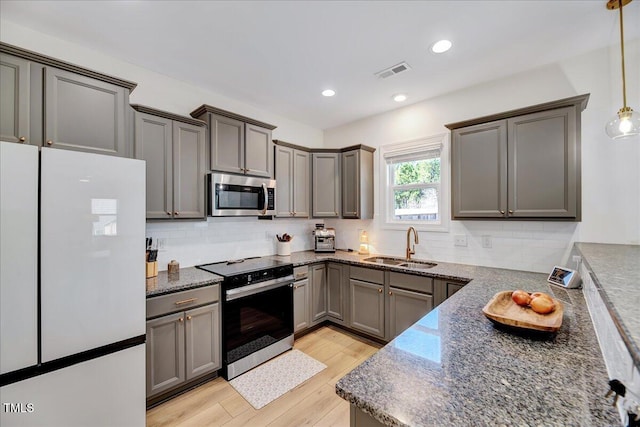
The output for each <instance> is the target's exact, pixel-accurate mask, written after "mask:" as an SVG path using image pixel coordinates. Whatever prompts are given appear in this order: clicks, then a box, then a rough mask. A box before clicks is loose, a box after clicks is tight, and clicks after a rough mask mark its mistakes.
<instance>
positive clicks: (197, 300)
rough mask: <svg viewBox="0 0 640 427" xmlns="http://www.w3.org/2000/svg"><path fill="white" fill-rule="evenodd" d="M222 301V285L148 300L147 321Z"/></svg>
mask: <svg viewBox="0 0 640 427" xmlns="http://www.w3.org/2000/svg"><path fill="white" fill-rule="evenodd" d="M219 299H220V285H213V286H205V287H202V288H197V289H190V290H188V291H182V292H175V293H172V294H168V295H162V296H159V297H153V298H148V299H147V319H150V318H152V317H156V316H161V315H163V314H168V313H173V312H176V311H182V310H185V309H188V308H192V307H198V306H201V305H203V304H209V303H212V302H216V301H218V300H219Z"/></svg>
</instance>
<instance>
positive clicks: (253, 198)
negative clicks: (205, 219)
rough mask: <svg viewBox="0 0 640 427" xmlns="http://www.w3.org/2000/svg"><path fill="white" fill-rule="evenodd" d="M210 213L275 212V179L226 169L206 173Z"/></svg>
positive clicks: (247, 213) (243, 214)
mask: <svg viewBox="0 0 640 427" xmlns="http://www.w3.org/2000/svg"><path fill="white" fill-rule="evenodd" d="M207 193H208V197H207V205H208V206H207V213H208V215H209V216H264V215H275V213H276V181H275V180H273V179H269V178H257V177H253V176H244V175H230V174H224V173H209V174H207Z"/></svg>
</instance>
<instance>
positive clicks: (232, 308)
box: [222, 276, 293, 365]
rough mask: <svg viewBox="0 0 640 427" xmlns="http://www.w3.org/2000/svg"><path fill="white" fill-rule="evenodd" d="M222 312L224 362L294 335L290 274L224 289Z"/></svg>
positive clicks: (234, 359) (239, 357)
mask: <svg viewBox="0 0 640 427" xmlns="http://www.w3.org/2000/svg"><path fill="white" fill-rule="evenodd" d="M222 315H223V322H222V345H223V355H222V357H223V361H224V364H225V365H230V364H232V363H234V362H236V361H238V360H240V359H242V358H244V357H246V356H249V355H250V354H252V353H255V352H257V351H259V350H262V349H263V348H266V347H268V346H270V345H272V344H274V343H277V342H278V341H281V340H283V339H285V338H287V337H289V336H291V335H293V276H290V277H287V278H285V279H275V280H271V281H269V282H262V283H256V284H252V285H248V286H244V287H241V288H235V289H230V290H227V291H226V292H225V298H224V305H223V309H222Z"/></svg>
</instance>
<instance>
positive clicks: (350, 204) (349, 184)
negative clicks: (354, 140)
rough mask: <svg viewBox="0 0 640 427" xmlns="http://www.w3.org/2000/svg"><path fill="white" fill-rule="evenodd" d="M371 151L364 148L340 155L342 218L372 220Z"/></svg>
mask: <svg viewBox="0 0 640 427" xmlns="http://www.w3.org/2000/svg"><path fill="white" fill-rule="evenodd" d="M361 147H364V146H361ZM346 150H348V149H346ZM373 151H374V150H373V149H371V148H369V147H366V148H359V149H354V150H350V151H345V152H343V153H342V217H343V218H358V219H372V218H373Z"/></svg>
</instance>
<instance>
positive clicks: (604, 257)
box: [575, 243, 640, 369]
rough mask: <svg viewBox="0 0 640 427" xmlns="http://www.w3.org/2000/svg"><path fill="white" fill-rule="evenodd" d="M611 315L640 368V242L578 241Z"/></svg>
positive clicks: (578, 246) (584, 260)
mask: <svg viewBox="0 0 640 427" xmlns="http://www.w3.org/2000/svg"><path fill="white" fill-rule="evenodd" d="M575 246H576V248H577V249H578V251H579V252H580V253H581V255H582V260H583V262H584V263H585V264H586V265H587V268H588V269H589V270H591V271H592V272H593V275H592V279H593V281H594V283H595V285H596V287H597V288H598V289H599V291H600V296H601V297H602V300H603V301H604V303H605V305H606V306H607V309H608V311H609V314H610V315H611V318H612V319H613V321H614V323H615V325H616V327H617V329H618V331H619V332H620V335H621V337H622V339H623V340H624V342H625V344H626V345H627V348H628V350H629V353H630V354H631V357H632V358H633V361H634V363H635V365H636V367H638V369H640V314H638V313H639V312H640V311H639V309H638V307H640V246H638V245H606V244H600V243H576V245H575Z"/></svg>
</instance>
